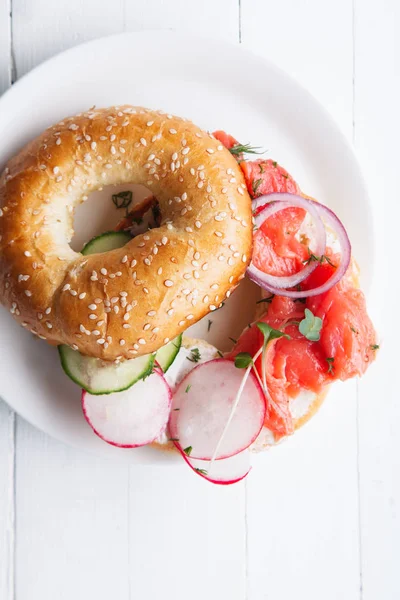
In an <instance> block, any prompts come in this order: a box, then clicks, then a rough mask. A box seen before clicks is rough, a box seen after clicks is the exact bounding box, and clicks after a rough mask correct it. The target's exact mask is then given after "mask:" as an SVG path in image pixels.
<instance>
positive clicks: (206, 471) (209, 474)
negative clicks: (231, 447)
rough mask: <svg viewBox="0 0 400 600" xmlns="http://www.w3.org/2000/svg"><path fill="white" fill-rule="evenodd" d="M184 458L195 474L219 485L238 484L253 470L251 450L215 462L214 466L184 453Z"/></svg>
mask: <svg viewBox="0 0 400 600" xmlns="http://www.w3.org/2000/svg"><path fill="white" fill-rule="evenodd" d="M182 456H183V458H184V459H185V461H186V462H187V464H188V465H189V467H190V468H191V469H193V471H194V472H195V473H197V474H198V475H200V476H201V477H204V479H207V481H211V483H216V484H217V485H230V484H232V483H237V482H238V481H241V480H242V479H244V478H245V477H246V475H248V473H249V472H250V469H251V466H250V452H249V450H243V452H239V454H235V455H234V456H230V457H229V458H224V459H222V460H218V461H214V462H213V463H212V464H210V462H209V461H207V460H198V459H196V458H191V457H189V456H186V455H185V454H184V453H183V452H182Z"/></svg>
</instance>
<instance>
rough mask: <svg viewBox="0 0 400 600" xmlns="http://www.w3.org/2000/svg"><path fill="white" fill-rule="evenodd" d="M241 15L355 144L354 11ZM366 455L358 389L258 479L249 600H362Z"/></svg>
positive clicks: (251, 508) (333, 403) (254, 482)
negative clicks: (360, 473)
mask: <svg viewBox="0 0 400 600" xmlns="http://www.w3.org/2000/svg"><path fill="white" fill-rule="evenodd" d="M241 12H242V19H241V38H242V43H243V44H244V45H245V46H246V47H249V48H251V49H253V50H255V51H256V52H257V53H259V54H262V55H263V56H265V57H267V58H269V59H270V60H272V61H273V62H275V63H276V64H277V65H278V66H281V67H282V68H283V69H285V71H287V72H288V73H290V74H291V75H292V76H294V77H295V78H296V79H298V80H299V81H300V83H302V84H303V85H305V86H306V87H307V88H308V89H309V90H310V91H311V92H312V93H313V94H314V96H316V98H317V99H318V100H320V101H321V102H322V104H323V105H325V106H326V107H327V108H328V110H329V111H330V112H331V114H332V115H333V117H334V118H335V120H336V121H337V123H338V124H339V126H340V127H341V129H342V131H343V132H344V133H345V134H346V136H347V137H348V139H350V140H351V139H352V132H353V31H352V5H351V3H350V2H348V1H347V0H340V1H338V2H335V3H328V2H320V1H319V0H309V1H308V2H293V1H292V0H283V1H281V2H279V3H277V2H272V1H269V0H268V1H266V2H259V1H257V0H244V1H242V11H241ZM338 31H340V35H339V36H338ZM294 175H295V174H294ZM339 438H340V441H339ZM357 452H358V450H357V405H356V384H355V382H349V383H347V384H345V385H342V386H340V385H339V386H335V389H333V390H331V392H330V394H329V395H328V398H327V400H326V401H325V405H324V406H323V407H322V409H321V411H320V413H319V414H318V415H317V416H316V417H315V418H314V419H313V420H312V422H311V423H309V424H307V425H306V426H305V428H304V429H303V430H301V431H300V432H299V433H298V434H296V437H295V438H293V439H292V440H289V441H287V442H286V443H285V444H283V445H282V446H281V447H279V448H276V449H273V450H271V451H270V456H268V460H269V462H268V464H267V465H265V464H263V468H262V469H261V468H260V469H257V466H256V468H255V469H254V470H253V473H252V474H251V477H250V478H249V480H248V484H247V486H248V499H247V521H248V582H247V588H248V600H264V599H267V598H279V600H289V599H291V598H293V595H294V594H296V595H297V596H298V597H300V598H303V597H307V598H308V599H309V600H319V599H320V598H322V597H323V598H324V599H325V600H327V599H329V600H336V599H337V598H341V599H343V600H356V599H358V598H359V589H360V548H359V510H358V483H357ZM328 582H329V583H328Z"/></svg>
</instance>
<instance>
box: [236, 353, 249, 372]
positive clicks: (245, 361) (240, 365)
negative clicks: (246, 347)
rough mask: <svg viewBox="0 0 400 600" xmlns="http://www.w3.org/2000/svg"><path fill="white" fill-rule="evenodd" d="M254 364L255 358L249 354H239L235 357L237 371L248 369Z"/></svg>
mask: <svg viewBox="0 0 400 600" xmlns="http://www.w3.org/2000/svg"><path fill="white" fill-rule="evenodd" d="M252 364H253V357H252V356H251V354H249V353H248V352H239V354H236V356H235V367H236V368H237V369H247V367H248V366H249V365H252Z"/></svg>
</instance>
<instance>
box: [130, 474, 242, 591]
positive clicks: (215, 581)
mask: <svg viewBox="0 0 400 600" xmlns="http://www.w3.org/2000/svg"><path fill="white" fill-rule="evenodd" d="M244 492H245V488H244V483H239V484H236V485H233V486H226V487H224V486H216V485H213V484H211V483H208V482H206V481H204V480H203V479H201V478H200V477H198V476H197V475H195V474H194V473H192V472H191V471H190V470H189V469H188V468H187V466H186V465H184V464H181V463H179V464H178V465H176V466H175V467H170V468H169V469H165V468H162V467H157V468H156V467H154V468H152V469H149V468H148V467H143V468H135V469H132V470H131V477H130V506H131V511H130V529H129V531H130V541H131V546H130V589H131V593H132V598H140V599H141V600H153V599H154V598H160V597H165V598H169V597H171V598H174V599H176V600H185V599H186V598H190V600H204V598H221V599H222V598H229V600H244V598H245V580H246V554H245V518H244V515H245V493H244Z"/></svg>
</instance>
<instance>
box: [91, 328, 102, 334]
mask: <svg viewBox="0 0 400 600" xmlns="http://www.w3.org/2000/svg"><path fill="white" fill-rule="evenodd" d="M92 335H100V331H99V330H98V329H93V331H92Z"/></svg>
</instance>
